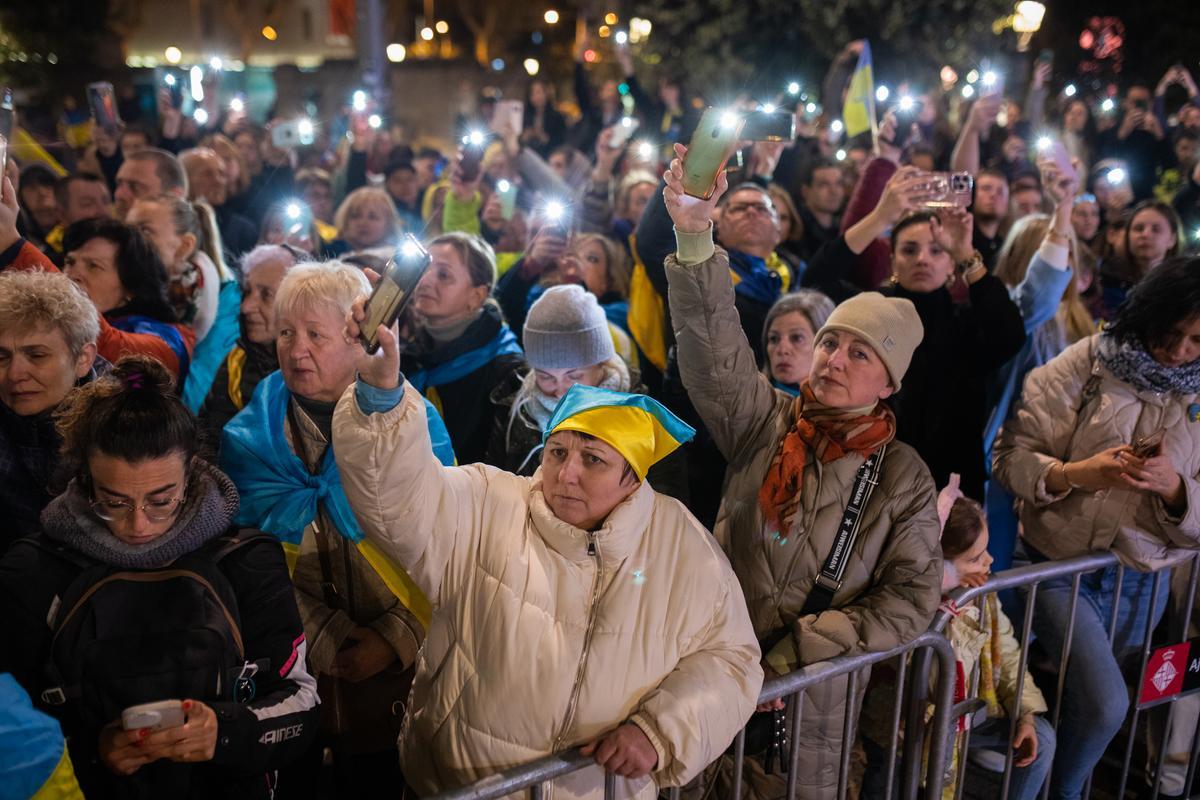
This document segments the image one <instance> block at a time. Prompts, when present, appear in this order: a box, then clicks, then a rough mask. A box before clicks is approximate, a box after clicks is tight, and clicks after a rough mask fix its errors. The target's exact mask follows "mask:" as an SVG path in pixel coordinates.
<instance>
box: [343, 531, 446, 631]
mask: <svg viewBox="0 0 1200 800" xmlns="http://www.w3.org/2000/svg"><path fill="white" fill-rule="evenodd" d="M358 552H359V553H361V554H362V556H363V558H365V559H366V560H367V563H368V564H370V565H371V569H373V570H375V574H376V575H378V576H379V577H380V578H382V579H383V582H384V583H385V584H387V587H388V588H389V589H391V590H392V594H394V595H395V596H396V598H397V599H398V600H399V601H400V602H401V603H402V604H403V605H404V607H405V608H407V609H408V610H409V611H411V612H412V613H413V616H414V617H416V618H417V619H418V620H420V622H421V624H422V625H423V626H425V630H429V622H430V620H432V619H433V606H432V605H431V604H430V602H429V598H427V597H426V596H425V593H424V592H422V591H421V587H419V586H417V584H416V582H415V581H413V579H412V578H411V577H409V575H408V573H407V572H405V571H404V568H403V567H400V566H398V565H397V564H396V563H395V562H394V561H392V559H390V558H389V557H388V556H387V555H386V554H385V553H384V552H383V551H382V550H380V549H379V548H378V547H376V546H375V543H374V542H372V541H371V540H370V539H360V540H359V542H358Z"/></svg>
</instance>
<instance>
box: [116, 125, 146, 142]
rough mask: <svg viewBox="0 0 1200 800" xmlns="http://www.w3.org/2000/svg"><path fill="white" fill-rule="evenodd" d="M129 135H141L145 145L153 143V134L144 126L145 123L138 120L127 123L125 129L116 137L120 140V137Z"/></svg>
mask: <svg viewBox="0 0 1200 800" xmlns="http://www.w3.org/2000/svg"><path fill="white" fill-rule="evenodd" d="M130 135H133V136H141V137H142V138H143V139H145V140H146V144H147V146H149V145H152V144H154V134H153V133H151V132H150V129H149V128H148V127H146V126H145V125H142V124H141V123H138V122H131V123H129V124H128V125H126V126H125V129H124V130H123V131H121V135H120V136H118V137H117V139H118V140H120V139H123V138H125V137H126V136H130Z"/></svg>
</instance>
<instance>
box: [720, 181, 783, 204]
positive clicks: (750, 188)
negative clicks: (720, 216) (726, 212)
mask: <svg viewBox="0 0 1200 800" xmlns="http://www.w3.org/2000/svg"><path fill="white" fill-rule="evenodd" d="M738 192H758V193H759V194H761V195H763V196H765V197H766V198H767V201H768V202H769V203H770V205H771V206H772V207H774V206H775V199H774V198H773V197H771V193H770V192H769V191H767V187H765V186H763V185H762V184H761V183H756V182H755V181H742V182H741V183H739V184H738V185H737V186H734V187H733V188H732V189H730V190H729V191H727V192H725V194H723V195H721V199H720V200H718V201H717V205H718V206H724V205H726V204H727V203H728V202H729V198H731V197H733V196H734V195H735V194H737V193H738Z"/></svg>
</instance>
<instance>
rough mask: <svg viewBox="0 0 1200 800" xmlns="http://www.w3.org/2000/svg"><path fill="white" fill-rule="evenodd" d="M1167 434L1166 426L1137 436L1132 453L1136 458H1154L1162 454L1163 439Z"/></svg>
mask: <svg viewBox="0 0 1200 800" xmlns="http://www.w3.org/2000/svg"><path fill="white" fill-rule="evenodd" d="M1166 436H1167V429H1166V428H1159V429H1158V430H1156V431H1154V432H1153V433H1148V434H1146V435H1145V436H1141V437H1139V438H1138V440H1137V441H1136V442H1134V443H1133V455H1134V456H1136V457H1137V458H1154V457H1156V456H1160V455H1162V446H1163V440H1164V439H1165V438H1166Z"/></svg>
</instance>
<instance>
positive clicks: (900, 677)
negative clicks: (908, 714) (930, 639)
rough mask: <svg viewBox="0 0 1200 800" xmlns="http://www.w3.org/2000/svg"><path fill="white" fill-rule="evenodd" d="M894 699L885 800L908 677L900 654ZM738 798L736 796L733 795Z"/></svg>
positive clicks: (893, 772)
mask: <svg viewBox="0 0 1200 800" xmlns="http://www.w3.org/2000/svg"><path fill="white" fill-rule="evenodd" d="M896 660H897V668H896V699H895V702H894V703H893V705H892V730H891V742H890V743H889V744H888V751H887V780H886V781H885V782H884V784H883V796H884V797H885V798H887V800H891V798H892V789H893V788H895V782H896V751H897V750H899V749H900V709H901V707H902V706H903V703H904V684H905V680H904V679H905V678H906V677H907V675H908V656H907V654H904V653H902V654H900V655H898V656H896ZM734 797H735V798H736V797H738V795H734Z"/></svg>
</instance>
